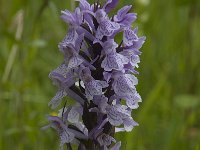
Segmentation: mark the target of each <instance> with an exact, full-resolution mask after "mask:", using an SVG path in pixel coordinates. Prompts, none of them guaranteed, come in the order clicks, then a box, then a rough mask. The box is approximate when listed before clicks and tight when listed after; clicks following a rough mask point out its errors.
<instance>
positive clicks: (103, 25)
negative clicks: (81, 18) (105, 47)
mask: <svg viewBox="0 0 200 150" xmlns="http://www.w3.org/2000/svg"><path fill="white" fill-rule="evenodd" d="M95 17H96V20H97V22H98V23H99V26H98V28H97V31H96V38H97V39H99V40H101V39H102V38H103V36H111V35H113V34H114V32H116V31H117V30H119V29H120V25H119V24H118V23H116V22H113V21H111V20H110V19H109V18H108V16H107V14H106V12H105V11H104V10H103V9H99V10H98V11H97V12H96V13H95Z"/></svg>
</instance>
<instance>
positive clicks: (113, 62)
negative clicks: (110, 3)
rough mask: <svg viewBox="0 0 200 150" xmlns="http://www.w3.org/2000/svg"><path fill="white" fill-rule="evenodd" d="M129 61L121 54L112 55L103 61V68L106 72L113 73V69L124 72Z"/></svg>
mask: <svg viewBox="0 0 200 150" xmlns="http://www.w3.org/2000/svg"><path fill="white" fill-rule="evenodd" d="M128 61H129V60H128V59H127V58H126V57H124V56H123V55H121V54H118V53H115V54H110V55H107V56H106V57H105V59H104V60H103V61H102V64H101V67H102V68H104V70H105V71H112V70H113V69H115V70H123V67H124V65H125V64H127V63H128Z"/></svg>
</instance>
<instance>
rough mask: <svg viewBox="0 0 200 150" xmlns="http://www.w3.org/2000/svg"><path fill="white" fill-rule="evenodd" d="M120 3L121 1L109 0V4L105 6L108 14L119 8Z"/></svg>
mask: <svg viewBox="0 0 200 150" xmlns="http://www.w3.org/2000/svg"><path fill="white" fill-rule="evenodd" d="M118 2H119V0H107V3H106V4H105V5H104V9H105V11H106V13H108V12H110V11H111V10H112V9H114V8H115V7H116V6H117V4H118Z"/></svg>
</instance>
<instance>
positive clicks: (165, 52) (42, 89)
mask: <svg viewBox="0 0 200 150" xmlns="http://www.w3.org/2000/svg"><path fill="white" fill-rule="evenodd" d="M125 4H132V5H133V6H134V9H133V10H134V11H135V12H137V13H138V20H137V22H136V24H135V26H139V28H140V29H139V31H141V33H140V35H146V36H147V41H146V43H145V45H144V47H143V48H142V52H143V54H142V60H141V64H140V68H139V71H140V75H139V76H138V77H139V85H138V89H139V93H140V94H141V96H142V98H143V103H141V104H140V107H139V109H138V110H135V111H134V112H133V118H134V119H135V120H136V121H137V122H139V124H140V126H139V127H136V128H135V129H134V130H133V132H131V133H122V134H121V133H120V134H117V136H116V137H117V138H118V139H120V140H122V149H124V150H125V149H126V150H177V149H180V150H199V149H200V121H199V120H200V117H199V116H200V110H199V109H198V108H199V106H200V94H199V92H200V86H199V85H200V69H199V65H200V59H199V56H200V42H199V41H200V40H199V39H200V30H199V27H200V1H199V0H191V1H190V0H183V1H180V0H168V1H161V0H120V6H119V7H121V6H122V5H125ZM72 7H74V1H73V0H71V1H69V0H60V1H53V0H43V1H39V0H37V1H31V0H1V1H0V20H1V21H0V60H1V63H0V101H1V105H0V118H1V125H0V149H2V150H10V149H17V150H24V149H28V150H36V149H37V150H49V149H58V139H57V136H55V132H53V131H52V130H48V131H41V130H40V128H41V127H42V126H44V125H46V123H47V121H46V120H45V115H46V114H47V113H55V112H53V111H52V110H50V109H49V108H48V106H47V103H48V102H49V100H50V99H51V97H52V96H53V95H54V93H55V90H56V88H54V87H53V85H52V84H51V81H50V80H49V79H48V73H49V72H50V70H52V69H54V68H55V67H56V66H58V64H60V63H61V61H62V60H63V58H62V55H61V54H60V53H59V51H58V48H57V44H58V42H59V41H61V40H62V38H63V37H64V35H65V34H66V25H65V23H63V22H62V21H61V20H60V18H59V15H60V10H62V9H65V8H68V9H72ZM119 7H118V8H119Z"/></svg>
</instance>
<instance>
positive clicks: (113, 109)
mask: <svg viewBox="0 0 200 150" xmlns="http://www.w3.org/2000/svg"><path fill="white" fill-rule="evenodd" d="M117 109H118V107H117V106H109V105H108V106H107V108H106V111H107V117H108V121H109V122H110V123H111V124H112V125H113V126H119V125H121V124H122V123H123V120H122V116H121V113H120V112H119V111H118V110H117Z"/></svg>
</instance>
